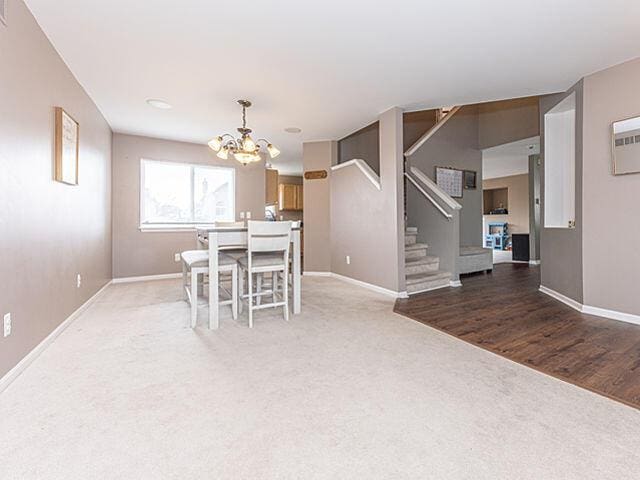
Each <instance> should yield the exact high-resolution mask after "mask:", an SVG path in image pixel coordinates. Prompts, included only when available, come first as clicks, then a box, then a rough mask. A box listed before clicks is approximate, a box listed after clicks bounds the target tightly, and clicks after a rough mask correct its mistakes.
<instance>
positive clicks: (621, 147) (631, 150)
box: [611, 116, 640, 175]
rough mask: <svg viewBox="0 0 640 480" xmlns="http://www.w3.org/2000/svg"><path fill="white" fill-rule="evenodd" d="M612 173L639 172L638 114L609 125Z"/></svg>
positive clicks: (639, 135)
mask: <svg viewBox="0 0 640 480" xmlns="http://www.w3.org/2000/svg"><path fill="white" fill-rule="evenodd" d="M611 147H612V151H613V154H612V155H613V174H614V175H625V174H627V173H640V116H638V117H633V118H627V119H626V120H619V121H617V122H613V125H612V126H611Z"/></svg>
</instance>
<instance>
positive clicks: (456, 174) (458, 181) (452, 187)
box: [436, 167, 464, 198]
mask: <svg viewBox="0 0 640 480" xmlns="http://www.w3.org/2000/svg"><path fill="white" fill-rule="evenodd" d="M463 173H464V172H463V171H462V170H458V169H457V168H452V167H436V185H438V186H439V187H440V188H441V189H442V190H444V191H445V193H447V194H448V195H449V196H451V197H452V198H462V192H463V188H462V177H463Z"/></svg>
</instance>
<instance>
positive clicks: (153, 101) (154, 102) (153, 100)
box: [147, 98, 173, 110]
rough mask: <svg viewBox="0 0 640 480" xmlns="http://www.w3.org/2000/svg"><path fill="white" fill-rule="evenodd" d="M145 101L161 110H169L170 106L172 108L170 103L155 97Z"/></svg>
mask: <svg viewBox="0 0 640 480" xmlns="http://www.w3.org/2000/svg"><path fill="white" fill-rule="evenodd" d="M147 103H148V104H149V105H151V106H152V107H156V108H160V109H162V110H169V109H170V108H173V106H172V105H171V104H170V103H167V102H165V101H164V100H158V99H157V98H150V99H149V100H147Z"/></svg>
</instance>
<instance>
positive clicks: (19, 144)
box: [0, 0, 111, 377]
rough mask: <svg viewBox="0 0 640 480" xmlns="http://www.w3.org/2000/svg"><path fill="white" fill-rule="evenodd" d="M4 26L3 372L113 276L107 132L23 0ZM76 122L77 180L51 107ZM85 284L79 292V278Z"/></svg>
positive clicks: (0, 137) (0, 168)
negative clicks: (60, 178)
mask: <svg viewBox="0 0 640 480" xmlns="http://www.w3.org/2000/svg"><path fill="white" fill-rule="evenodd" d="M8 11H9V25H8V26H7V27H5V26H4V25H2V24H0V59H1V62H2V63H1V65H2V66H1V67H0V68H1V69H2V70H1V73H0V205H1V206H2V207H1V208H0V232H1V233H0V257H1V258H2V261H1V262H0V285H1V286H2V287H1V288H0V318H1V315H2V314H5V313H8V312H11V315H12V321H13V330H12V333H11V335H10V336H9V337H6V338H2V336H0V377H1V376H2V375H4V374H5V373H6V372H7V371H9V370H10V369H11V368H12V367H14V366H15V365H16V364H17V363H18V362H19V361H20V360H21V359H22V358H23V357H24V356H25V355H26V354H28V353H29V352H30V351H31V350H32V349H33V348H34V347H35V346H36V345H37V344H38V343H40V342H41V341H42V340H43V339H44V338H45V337H47V335H49V334H50V333H51V332H52V331H53V330H54V329H55V328H56V327H57V326H58V325H60V323H61V322H62V321H63V320H65V318H67V317H68V316H69V315H70V314H71V313H73V312H74V311H75V310H76V309H77V308H78V307H80V306H81V305H82V304H83V303H84V302H86V301H87V300H88V299H89V298H90V297H91V296H92V295H93V294H95V293H96V292H97V291H98V290H99V289H100V288H101V287H102V286H103V285H105V284H106V283H107V282H108V281H109V280H110V279H111V130H110V128H109V126H108V125H107V123H106V121H105V120H104V118H103V117H102V115H101V114H100V112H99V111H98V109H97V108H96V106H95V105H94V104H93V102H92V101H91V99H90V98H89V97H88V96H87V94H86V93H85V92H84V90H83V89H82V87H81V86H80V85H79V84H78V82H77V81H76V80H75V78H74V77H73V75H72V74H71V72H70V71H69V70H68V69H67V67H66V66H65V64H64V62H63V61H62V59H61V58H60V57H59V56H58V54H57V53H56V51H55V50H54V49H53V47H52V46H51V44H50V43H49V41H48V40H47V38H46V37H45V35H44V33H43V32H42V31H41V30H40V28H39V27H38V25H37V23H36V21H35V20H34V18H33V17H32V15H31V13H30V12H29V11H28V9H27V7H26V6H25V5H24V3H23V2H22V1H20V0H12V1H10V2H9V8H8ZM54 106H61V107H64V108H65V109H66V110H67V112H69V114H70V115H72V116H73V117H74V118H75V119H76V120H77V121H78V122H79V123H80V171H79V182H80V184H79V185H78V186H68V185H64V184H62V183H58V182H55V181H53V180H52V179H53V130H54V128H53V127H54V115H53V107H54ZM78 273H79V274H81V275H82V286H81V288H76V274H78Z"/></svg>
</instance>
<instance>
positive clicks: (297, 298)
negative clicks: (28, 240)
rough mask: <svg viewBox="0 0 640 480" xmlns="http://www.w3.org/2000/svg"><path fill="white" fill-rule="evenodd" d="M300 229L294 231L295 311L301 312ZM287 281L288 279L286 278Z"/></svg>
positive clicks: (296, 312)
mask: <svg viewBox="0 0 640 480" xmlns="http://www.w3.org/2000/svg"><path fill="white" fill-rule="evenodd" d="M300 260H301V258H300V230H294V231H293V313H294V314H298V313H300V304H301V292H300V263H301V262H300ZM284 281H285V282H286V281H287V279H286V278H285V279H284Z"/></svg>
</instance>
